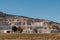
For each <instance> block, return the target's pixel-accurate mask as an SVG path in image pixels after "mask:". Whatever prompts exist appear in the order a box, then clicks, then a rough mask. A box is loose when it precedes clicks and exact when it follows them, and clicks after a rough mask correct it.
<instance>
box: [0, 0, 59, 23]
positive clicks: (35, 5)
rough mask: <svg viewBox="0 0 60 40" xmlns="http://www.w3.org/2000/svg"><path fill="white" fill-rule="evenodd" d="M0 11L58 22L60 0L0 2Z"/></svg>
mask: <svg viewBox="0 0 60 40" xmlns="http://www.w3.org/2000/svg"><path fill="white" fill-rule="evenodd" d="M0 11H2V12H4V13H7V14H14V15H21V16H28V17H32V18H40V19H46V20H52V21H55V22H60V0H0Z"/></svg>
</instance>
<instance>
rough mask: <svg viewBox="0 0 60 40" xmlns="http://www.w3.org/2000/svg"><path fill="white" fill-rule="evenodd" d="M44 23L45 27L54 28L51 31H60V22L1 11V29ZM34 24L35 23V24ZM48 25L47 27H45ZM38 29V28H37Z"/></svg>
mask: <svg viewBox="0 0 60 40" xmlns="http://www.w3.org/2000/svg"><path fill="white" fill-rule="evenodd" d="M41 22H42V24H44V26H43V28H44V29H46V28H48V29H49V30H52V31H51V32H53V31H54V32H56V31H57V30H58V32H60V23H57V22H54V21H50V20H45V19H38V18H30V17H26V16H17V15H10V14H6V13H3V12H0V29H8V28H11V27H12V26H16V27H21V28H22V29H26V28H27V26H29V25H32V24H34V23H35V24H36V23H39V25H42V24H41ZM35 24H34V25H35ZM45 25H47V27H45ZM37 29H38V28H37Z"/></svg>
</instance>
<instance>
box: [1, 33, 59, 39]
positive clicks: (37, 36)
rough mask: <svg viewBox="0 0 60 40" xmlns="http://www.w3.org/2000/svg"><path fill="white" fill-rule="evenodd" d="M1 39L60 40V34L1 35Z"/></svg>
mask: <svg viewBox="0 0 60 40" xmlns="http://www.w3.org/2000/svg"><path fill="white" fill-rule="evenodd" d="M0 38H8V39H11V38H12V39H16V38H32V39H33V38H60V34H59V33H56V34H16V33H15V34H11V33H5V34H4V33H0Z"/></svg>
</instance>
